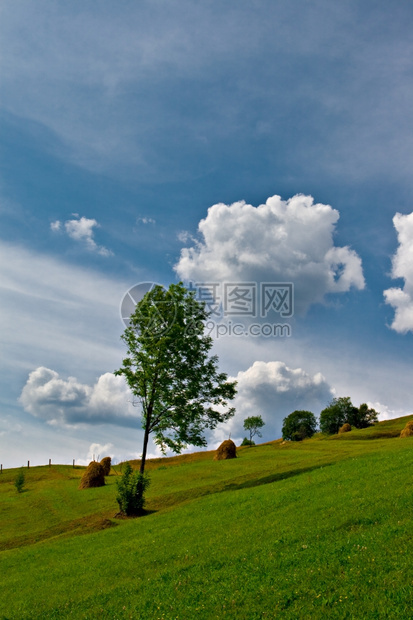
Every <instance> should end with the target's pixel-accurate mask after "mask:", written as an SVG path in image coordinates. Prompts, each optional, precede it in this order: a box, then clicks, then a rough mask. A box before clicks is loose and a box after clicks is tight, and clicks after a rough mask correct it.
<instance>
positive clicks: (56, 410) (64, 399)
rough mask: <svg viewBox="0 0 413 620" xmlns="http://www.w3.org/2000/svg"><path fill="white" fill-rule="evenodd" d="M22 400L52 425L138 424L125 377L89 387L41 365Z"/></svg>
mask: <svg viewBox="0 0 413 620" xmlns="http://www.w3.org/2000/svg"><path fill="white" fill-rule="evenodd" d="M19 400H20V402H21V404H22V405H23V407H24V408H25V410H26V411H27V412H28V413H30V414H31V415H33V416H34V417H36V418H40V419H42V420H44V421H46V422H48V423H49V424H52V425H78V424H115V425H119V426H132V427H136V426H137V425H138V418H139V411H138V410H137V409H135V408H134V407H133V405H132V403H131V400H132V395H131V393H130V391H129V388H128V387H127V385H126V383H125V381H124V379H123V377H116V376H115V375H113V374H111V373H105V374H104V375H101V376H100V377H99V379H98V380H97V382H96V383H95V384H94V385H93V386H89V385H85V384H82V383H80V382H79V381H78V380H77V379H76V378H75V377H69V378H68V379H61V378H60V376H59V374H58V373H57V372H56V371H54V370H50V369H49V368H45V367H44V366H40V367H39V368H36V370H34V371H33V372H31V373H30V375H29V378H28V380H27V382H26V385H25V386H24V388H23V390H22V393H21V395H20V398H19Z"/></svg>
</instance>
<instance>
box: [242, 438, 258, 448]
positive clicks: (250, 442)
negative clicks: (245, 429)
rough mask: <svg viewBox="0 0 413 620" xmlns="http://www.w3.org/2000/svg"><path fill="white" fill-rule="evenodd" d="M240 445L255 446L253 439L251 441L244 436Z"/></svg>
mask: <svg viewBox="0 0 413 620" xmlns="http://www.w3.org/2000/svg"><path fill="white" fill-rule="evenodd" d="M241 446H255V441H252V439H247V438H246V437H244V439H243V440H242V444H241Z"/></svg>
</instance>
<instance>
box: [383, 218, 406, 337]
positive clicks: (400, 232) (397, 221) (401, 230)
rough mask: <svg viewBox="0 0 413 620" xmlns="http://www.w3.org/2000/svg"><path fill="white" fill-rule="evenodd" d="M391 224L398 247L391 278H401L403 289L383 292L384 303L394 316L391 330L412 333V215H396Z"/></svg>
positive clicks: (397, 288)
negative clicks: (389, 306) (391, 308)
mask: <svg viewBox="0 0 413 620" xmlns="http://www.w3.org/2000/svg"><path fill="white" fill-rule="evenodd" d="M393 224H394V227H395V229H396V231H397V238H398V241H399V247H398V249H397V252H396V254H395V255H394V256H393V261H392V272H391V275H392V277H393V278H403V279H404V287H403V288H400V287H394V288H389V289H387V290H386V291H384V297H385V300H386V303H388V304H390V305H391V306H393V308H394V309H395V315H394V319H393V322H392V324H391V328H392V329H394V330H395V331H396V332H399V333H401V334H405V333H406V332H408V331H413V213H409V214H408V215H402V214H401V213H396V215H395V216H394V218H393Z"/></svg>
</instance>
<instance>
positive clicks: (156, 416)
mask: <svg viewBox="0 0 413 620" xmlns="http://www.w3.org/2000/svg"><path fill="white" fill-rule="evenodd" d="M208 317H209V313H208V312H207V310H206V309H205V306H204V304H202V303H200V302H199V301H197V300H196V299H195V293H194V292H193V291H188V290H187V289H186V288H185V287H184V286H183V284H182V283H179V284H171V285H170V286H169V288H168V289H167V290H166V289H164V288H163V287H162V286H155V287H154V288H153V289H152V290H151V291H149V292H148V293H146V295H145V296H144V297H143V299H142V300H141V301H140V302H139V303H138V304H137V306H136V308H135V311H134V313H133V314H132V315H131V317H130V323H129V326H128V327H127V328H126V329H125V332H124V333H123V335H122V339H123V341H124V342H125V344H126V346H127V348H128V354H127V357H126V358H125V359H124V360H123V364H122V367H121V368H120V369H119V370H117V371H116V372H115V375H123V376H124V377H125V379H126V381H127V383H128V385H129V387H130V389H131V391H132V393H133V395H134V397H135V398H136V399H137V401H138V402H139V403H140V404H141V409H142V428H143V429H144V439H143V449H142V460H141V464H140V473H141V474H143V473H144V471H145V461H146V454H147V447H148V440H149V435H150V434H151V433H153V434H154V441H155V443H156V444H157V445H158V446H159V447H160V448H161V450H162V452H163V453H164V454H165V452H166V450H167V449H168V448H169V449H171V450H173V451H174V452H176V453H178V454H179V453H180V452H181V451H182V450H183V448H184V447H185V446H187V445H193V446H206V444H207V442H206V440H205V437H204V436H203V432H204V430H205V429H207V428H209V429H213V428H215V427H216V426H217V424H219V423H220V422H225V421H226V420H229V419H230V418H231V417H232V416H233V415H234V413H235V409H234V408H233V407H228V401H229V400H232V399H233V398H234V396H235V394H236V389H235V386H236V382H235V381H228V378H227V375H226V374H225V373H222V372H221V373H220V372H218V358H217V356H209V351H210V349H211V347H212V344H213V341H212V338H211V337H210V336H207V335H205V333H204V331H205V321H206V319H207V318H208Z"/></svg>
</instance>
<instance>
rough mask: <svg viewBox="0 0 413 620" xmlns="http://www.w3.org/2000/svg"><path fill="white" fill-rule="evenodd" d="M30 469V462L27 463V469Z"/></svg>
mask: <svg viewBox="0 0 413 620" xmlns="http://www.w3.org/2000/svg"><path fill="white" fill-rule="evenodd" d="M29 468H30V461H27V469H29Z"/></svg>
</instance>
